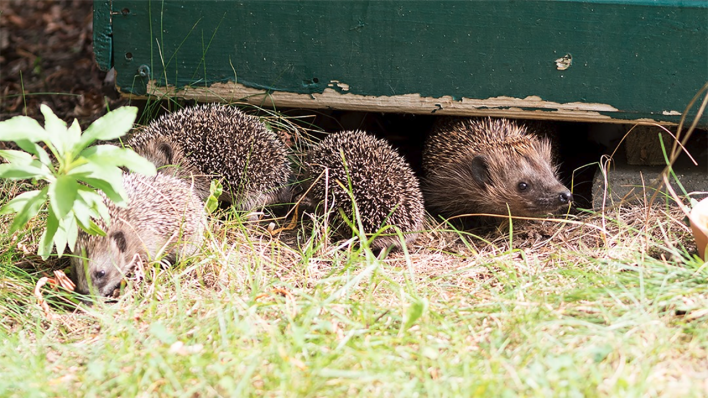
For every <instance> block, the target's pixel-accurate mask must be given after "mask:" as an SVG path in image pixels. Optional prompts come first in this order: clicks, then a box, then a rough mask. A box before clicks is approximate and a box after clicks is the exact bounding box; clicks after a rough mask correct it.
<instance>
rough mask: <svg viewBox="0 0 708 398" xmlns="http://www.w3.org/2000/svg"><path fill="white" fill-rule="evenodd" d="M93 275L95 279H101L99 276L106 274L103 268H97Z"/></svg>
mask: <svg viewBox="0 0 708 398" xmlns="http://www.w3.org/2000/svg"><path fill="white" fill-rule="evenodd" d="M93 275H94V276H95V277H96V279H101V278H103V277H104V276H106V271H105V270H99V271H96V272H94V274H93Z"/></svg>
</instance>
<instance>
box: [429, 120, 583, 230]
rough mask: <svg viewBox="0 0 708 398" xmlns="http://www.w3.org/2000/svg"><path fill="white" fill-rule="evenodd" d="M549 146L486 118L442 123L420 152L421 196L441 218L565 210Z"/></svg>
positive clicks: (566, 194) (565, 193)
mask: <svg viewBox="0 0 708 398" xmlns="http://www.w3.org/2000/svg"><path fill="white" fill-rule="evenodd" d="M552 158H553V156H552V149H551V143H550V141H549V140H548V139H545V138H541V137H539V136H538V135H536V134H531V133H529V132H528V131H527V129H526V127H525V126H524V125H523V124H519V123H517V122H514V121H511V120H507V119H492V118H483V119H475V118H443V119H442V120H441V121H439V122H438V123H436V125H435V126H434V127H433V131H432V133H431V135H430V137H429V138H428V140H427V141H426V143H425V147H424V150H423V169H424V171H425V179H424V182H423V193H424V196H425V201H426V204H427V205H428V206H429V208H430V209H431V210H432V211H433V212H435V213H438V214H441V215H443V216H445V217H452V216H457V215H463V214H475V213H488V214H500V215H508V214H509V213H511V214H512V215H514V216H535V215H542V214H548V213H553V212H556V211H559V210H561V209H562V208H567V207H568V206H569V204H570V202H571V201H572V195H571V193H570V191H569V190H568V189H567V188H566V187H565V186H563V184H561V183H560V182H559V180H558V176H557V167H556V166H555V165H554V163H553V159H552Z"/></svg>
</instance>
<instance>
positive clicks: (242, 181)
mask: <svg viewBox="0 0 708 398" xmlns="http://www.w3.org/2000/svg"><path fill="white" fill-rule="evenodd" d="M155 137H165V138H168V139H170V140H171V142H172V144H174V143H179V146H180V148H178V150H180V152H181V153H182V154H183V155H184V157H185V158H186V160H188V161H189V162H190V163H191V165H193V166H194V167H195V168H196V169H197V170H198V171H199V173H200V174H201V175H202V176H210V175H211V176H221V177H223V178H224V181H225V184H224V190H225V191H226V192H227V195H226V196H225V197H224V198H223V199H225V200H226V201H229V202H231V203H233V204H234V206H235V207H236V208H238V209H240V210H255V209H257V208H260V207H262V206H265V205H268V204H272V203H281V202H287V201H289V200H290V188H289V183H290V179H291V169H290V161H289V159H288V149H287V146H286V145H285V144H284V143H283V142H282V141H281V140H280V139H279V138H278V136H277V134H276V133H274V132H273V131H271V130H269V129H268V128H266V126H265V124H263V123H262V122H261V121H260V120H259V119H258V118H257V117H255V116H251V115H247V114H245V113H243V112H241V111H240V110H239V109H238V108H235V107H231V106H225V105H219V104H207V105H199V106H194V107H190V108H184V109H182V110H179V111H177V112H174V113H170V114H166V115H163V116H162V117H160V118H158V119H157V120H155V121H153V122H151V123H150V124H149V125H148V126H147V127H146V128H144V129H143V130H142V131H139V132H137V133H135V134H133V136H132V137H131V138H129V140H128V142H127V143H128V145H129V146H131V147H133V148H138V149H139V150H140V148H146V147H147V146H148V145H149V142H150V141H151V140H154V139H155ZM163 143H164V142H163ZM172 148H173V153H176V152H177V150H174V149H175V147H174V146H172ZM158 166H162V165H158Z"/></svg>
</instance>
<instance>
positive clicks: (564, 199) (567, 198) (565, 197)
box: [558, 191, 573, 205]
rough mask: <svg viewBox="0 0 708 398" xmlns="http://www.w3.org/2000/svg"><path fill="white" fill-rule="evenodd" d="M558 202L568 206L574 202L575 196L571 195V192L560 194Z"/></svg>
mask: <svg viewBox="0 0 708 398" xmlns="http://www.w3.org/2000/svg"><path fill="white" fill-rule="evenodd" d="M558 201H559V202H560V203H561V204H564V205H567V204H568V203H570V202H572V201H573V194H572V193H570V191H565V192H561V193H560V194H558Z"/></svg>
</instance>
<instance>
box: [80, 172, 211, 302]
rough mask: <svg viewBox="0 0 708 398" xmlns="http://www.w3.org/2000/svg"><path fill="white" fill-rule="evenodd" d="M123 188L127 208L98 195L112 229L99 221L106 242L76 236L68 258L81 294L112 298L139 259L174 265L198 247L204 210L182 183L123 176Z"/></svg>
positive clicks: (162, 177) (167, 177)
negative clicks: (104, 206) (162, 260)
mask: <svg viewBox="0 0 708 398" xmlns="http://www.w3.org/2000/svg"><path fill="white" fill-rule="evenodd" d="M123 186H124V188H125V191H126V193H127V194H128V205H127V207H119V206H117V205H116V204H115V203H113V202H112V201H110V200H109V199H108V198H106V196H105V195H104V194H103V193H101V195H102V197H103V202H104V204H105V205H106V207H107V209H108V214H109V216H110V224H108V225H107V224H106V223H105V222H104V221H103V220H97V221H96V224H97V225H98V226H99V227H100V228H101V229H102V230H103V231H104V232H105V233H106V236H98V235H89V234H87V233H86V232H84V231H79V236H78V239H77V243H76V247H75V249H74V250H73V253H74V256H73V257H72V258H71V267H72V271H71V275H72V278H73V279H74V282H75V283H76V291H77V292H79V293H83V294H88V293H90V291H91V290H93V291H95V292H96V293H97V294H98V295H99V296H103V297H106V296H110V295H111V294H112V293H113V291H114V290H115V289H116V288H117V287H118V286H119V285H120V282H121V280H122V279H123V277H124V276H125V275H126V274H128V273H129V272H130V271H131V270H132V269H133V267H134V266H135V265H136V260H137V259H138V258H140V259H141V260H142V261H149V260H153V259H157V258H161V256H162V255H164V256H165V259H166V260H167V261H169V262H174V261H175V260H176V259H177V258H178V257H180V256H184V255H186V256H189V255H192V254H194V253H195V252H196V251H197V249H198V248H199V247H200V246H201V241H202V236H203V232H204V228H205V226H206V213H205V210H204V205H203V203H202V202H201V200H200V199H199V197H198V196H197V195H196V194H195V192H194V191H193V189H192V188H191V187H190V185H188V184H187V183H186V182H185V181H184V180H182V179H180V178H177V177H174V176H170V175H167V174H157V175H155V176H153V177H146V176H143V175H141V174H124V175H123ZM84 256H85V257H84ZM85 266H86V267H85ZM87 276H88V278H87ZM89 285H92V286H93V289H92V288H90V287H89Z"/></svg>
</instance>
